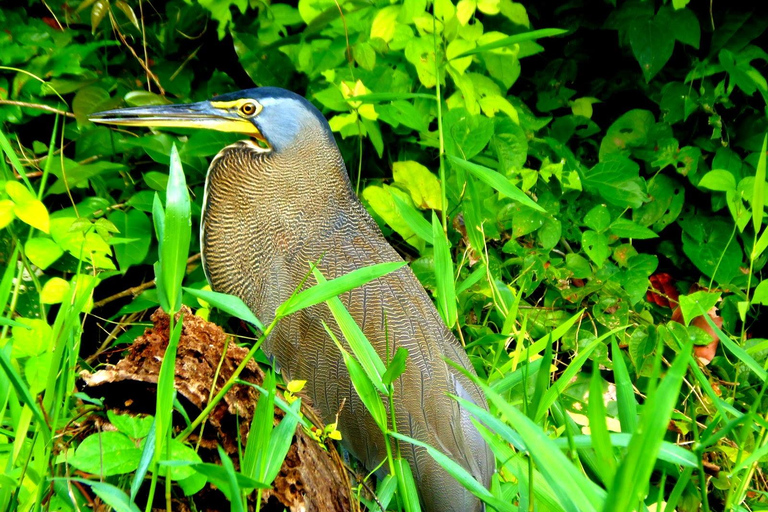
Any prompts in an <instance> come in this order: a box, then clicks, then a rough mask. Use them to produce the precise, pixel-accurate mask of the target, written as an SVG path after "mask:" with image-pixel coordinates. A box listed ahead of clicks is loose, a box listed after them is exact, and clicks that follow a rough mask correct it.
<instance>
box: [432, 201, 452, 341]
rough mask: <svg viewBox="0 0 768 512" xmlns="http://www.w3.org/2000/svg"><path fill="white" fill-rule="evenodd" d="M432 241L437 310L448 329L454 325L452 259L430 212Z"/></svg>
mask: <svg viewBox="0 0 768 512" xmlns="http://www.w3.org/2000/svg"><path fill="white" fill-rule="evenodd" d="M432 241H433V242H434V244H435V245H434V248H435V282H436V283H437V306H438V307H437V310H438V312H439V313H440V316H441V317H443V322H445V325H447V326H448V327H449V328H451V327H453V326H454V325H455V324H456V314H457V313H456V283H455V282H454V281H453V259H452V258H451V251H450V248H449V244H448V240H447V239H446V237H445V233H444V232H443V228H442V226H441V225H440V222H439V221H438V220H437V215H435V212H432Z"/></svg>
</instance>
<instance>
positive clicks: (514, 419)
mask: <svg viewBox="0 0 768 512" xmlns="http://www.w3.org/2000/svg"><path fill="white" fill-rule="evenodd" d="M447 362H448V364H450V365H451V366H453V367H454V368H456V369H457V370H458V371H460V372H462V373H463V374H464V375H465V376H466V377H467V378H468V379H470V380H472V381H473V382H474V383H475V384H477V385H478V386H479V387H480V389H482V390H483V393H484V394H485V396H486V398H487V399H488V401H489V402H492V403H493V404H494V405H495V406H496V408H497V409H498V410H499V412H500V413H501V414H502V415H504V417H505V419H506V421H507V422H508V423H509V424H510V425H514V429H515V430H516V431H517V433H518V434H519V435H520V437H521V438H522V439H523V441H524V442H525V445H526V447H527V449H528V452H529V453H530V455H531V457H533V461H534V462H535V463H536V466H537V467H538V469H539V471H541V473H542V475H544V478H546V480H547V482H549V484H550V485H551V486H552V488H553V490H554V491H555V492H557V495H558V496H559V497H560V499H561V503H562V505H563V508H564V509H565V510H567V511H569V512H597V511H598V510H601V509H602V508H603V505H604V502H605V491H603V489H601V488H599V487H598V486H597V485H596V484H595V483H593V482H592V481H591V480H589V479H588V478H587V477H586V476H585V475H584V474H583V473H581V472H580V471H579V470H578V469H577V468H576V467H575V466H574V465H573V463H572V462H571V461H570V460H569V459H568V457H566V455H565V454H564V453H563V452H562V451H561V450H560V448H558V447H557V445H556V444H555V443H554V441H552V439H550V438H549V437H548V436H547V435H546V434H545V433H544V431H542V429H541V427H539V426H538V425H536V424H535V423H534V422H533V421H531V420H530V418H528V417H527V416H526V415H525V414H523V413H522V412H520V411H519V410H518V409H517V408H515V407H513V406H512V405H511V404H509V402H507V401H506V400H505V399H504V397H502V396H501V395H500V394H498V393H496V392H495V391H494V390H492V389H491V388H490V387H489V386H488V385H487V384H486V383H485V382H483V381H482V380H480V379H479V378H477V377H476V376H474V375H472V374H470V373H468V372H467V371H466V370H464V369H463V368H461V367H459V366H458V365H456V364H455V363H452V362H451V361H447ZM552 389H554V388H550V391H551V390H552Z"/></svg>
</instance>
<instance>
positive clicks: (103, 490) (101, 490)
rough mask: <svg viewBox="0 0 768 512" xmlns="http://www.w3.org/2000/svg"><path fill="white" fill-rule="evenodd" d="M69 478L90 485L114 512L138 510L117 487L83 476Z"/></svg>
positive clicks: (137, 511) (136, 511) (134, 511)
mask: <svg viewBox="0 0 768 512" xmlns="http://www.w3.org/2000/svg"><path fill="white" fill-rule="evenodd" d="M70 480H72V481H75V482H80V483H81V484H84V485H88V486H90V488H91V489H92V490H93V492H94V493H95V494H96V495H97V496H98V497H99V498H101V500H102V501H103V502H104V503H105V504H106V505H107V506H109V507H110V508H111V509H113V510H115V512H140V510H139V507H137V506H136V504H135V503H134V502H133V500H132V499H131V498H129V497H128V495H127V494H125V492H123V490H122V489H120V488H119V487H115V486H114V485H112V484H108V483H106V482H98V481H95V480H86V479H84V478H70Z"/></svg>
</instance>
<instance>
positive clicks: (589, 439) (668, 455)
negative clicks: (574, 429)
mask: <svg viewBox="0 0 768 512" xmlns="http://www.w3.org/2000/svg"><path fill="white" fill-rule="evenodd" d="M609 438H610V444H611V445H612V446H613V447H614V448H626V447H627V446H629V443H630V442H631V441H632V434H625V433H623V432H622V433H618V432H613V433H611V434H609ZM573 443H574V445H575V446H576V448H594V447H595V440H594V438H593V436H591V435H589V436H588V435H577V436H573ZM555 444H556V445H558V446H560V447H561V448H567V447H568V443H567V442H566V440H565V439H563V438H560V439H555ZM658 458H659V460H663V461H665V462H669V463H671V464H676V465H679V466H683V467H686V468H691V467H693V468H695V467H698V459H697V457H696V454H695V453H693V452H692V451H690V450H686V449H685V448H683V447H682V446H678V445H676V444H674V443H670V442H669V441H662V443H661V448H659V456H658Z"/></svg>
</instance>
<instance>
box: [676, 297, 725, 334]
mask: <svg viewBox="0 0 768 512" xmlns="http://www.w3.org/2000/svg"><path fill="white" fill-rule="evenodd" d="M719 300H720V294H719V293H709V292H703V291H702V292H694V293H692V294H690V295H681V296H680V311H681V312H682V314H683V320H684V321H685V325H686V326H687V325H688V324H690V323H691V320H693V319H694V318H695V317H697V316H699V315H703V314H708V312H709V310H711V309H712V308H713V307H715V305H716V304H717V302H718V301H719Z"/></svg>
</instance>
